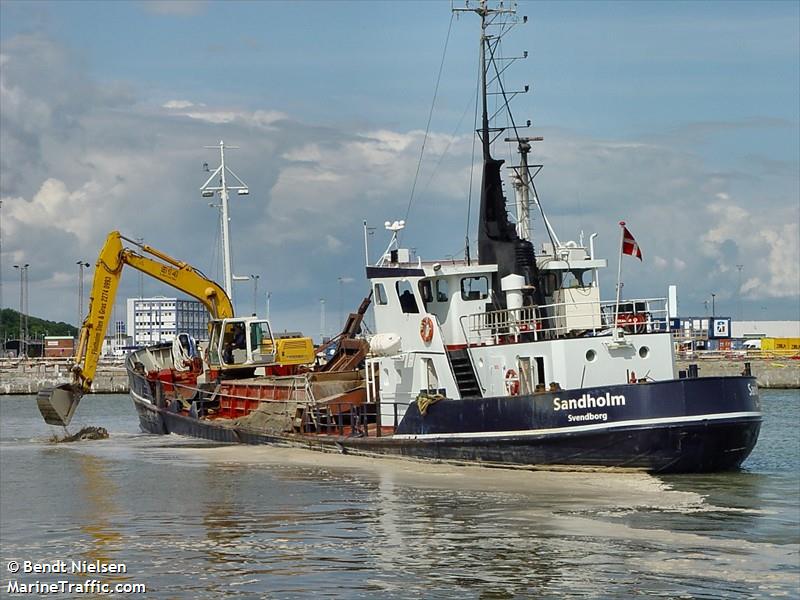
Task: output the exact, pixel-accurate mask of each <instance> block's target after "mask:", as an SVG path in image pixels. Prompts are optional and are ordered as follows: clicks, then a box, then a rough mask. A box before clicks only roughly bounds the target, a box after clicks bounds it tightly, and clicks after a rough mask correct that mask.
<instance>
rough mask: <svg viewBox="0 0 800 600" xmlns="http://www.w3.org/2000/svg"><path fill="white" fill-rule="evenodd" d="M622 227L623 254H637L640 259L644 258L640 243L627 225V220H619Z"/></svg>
mask: <svg viewBox="0 0 800 600" xmlns="http://www.w3.org/2000/svg"><path fill="white" fill-rule="evenodd" d="M619 225H620V227H622V253H623V254H630V255H631V256H635V257H636V258H638V259H639V260H642V251H641V249H640V248H639V244H637V243H636V240H635V239H634V237H633V235H632V234H631V232H630V231H628V228H627V227H625V221H620V222H619Z"/></svg>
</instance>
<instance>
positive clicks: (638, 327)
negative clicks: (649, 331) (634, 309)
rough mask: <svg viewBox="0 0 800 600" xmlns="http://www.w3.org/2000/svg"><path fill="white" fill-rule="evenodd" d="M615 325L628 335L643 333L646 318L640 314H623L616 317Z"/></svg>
mask: <svg viewBox="0 0 800 600" xmlns="http://www.w3.org/2000/svg"><path fill="white" fill-rule="evenodd" d="M617 325H618V326H620V327H622V328H623V329H625V330H626V331H628V332H630V333H644V332H645V328H646V325H647V316H646V315H644V314H641V313H624V314H621V315H619V316H618V317H617Z"/></svg>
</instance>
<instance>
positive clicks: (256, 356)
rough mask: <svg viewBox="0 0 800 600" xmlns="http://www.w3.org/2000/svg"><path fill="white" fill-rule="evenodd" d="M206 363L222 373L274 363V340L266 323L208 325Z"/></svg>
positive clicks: (242, 321)
mask: <svg viewBox="0 0 800 600" xmlns="http://www.w3.org/2000/svg"><path fill="white" fill-rule="evenodd" d="M209 362H210V363H211V364H212V365H219V366H221V367H222V368H224V369H230V368H237V367H254V366H263V365H271V364H274V363H275V338H274V337H273V336H272V330H271V328H270V326H269V321H266V320H261V319H255V318H238V319H237V318H230V319H217V320H214V321H212V322H211V340H210V341H209Z"/></svg>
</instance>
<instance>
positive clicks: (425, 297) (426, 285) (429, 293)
mask: <svg viewBox="0 0 800 600" xmlns="http://www.w3.org/2000/svg"><path fill="white" fill-rule="evenodd" d="M419 293H420V295H421V296H422V302H423V303H424V304H425V306H427V305H428V302H433V286H432V285H431V282H430V280H428V279H425V280H424V281H420V282H419Z"/></svg>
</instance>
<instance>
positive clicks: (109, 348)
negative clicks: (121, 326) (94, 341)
mask: <svg viewBox="0 0 800 600" xmlns="http://www.w3.org/2000/svg"><path fill="white" fill-rule="evenodd" d="M131 346H133V339H132V338H130V337H129V336H127V335H113V336H106V337H105V339H104V340H103V349H102V350H101V351H100V354H101V355H102V356H117V357H119V356H125V353H126V352H127V351H128V350H129V349H130V348H131Z"/></svg>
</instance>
